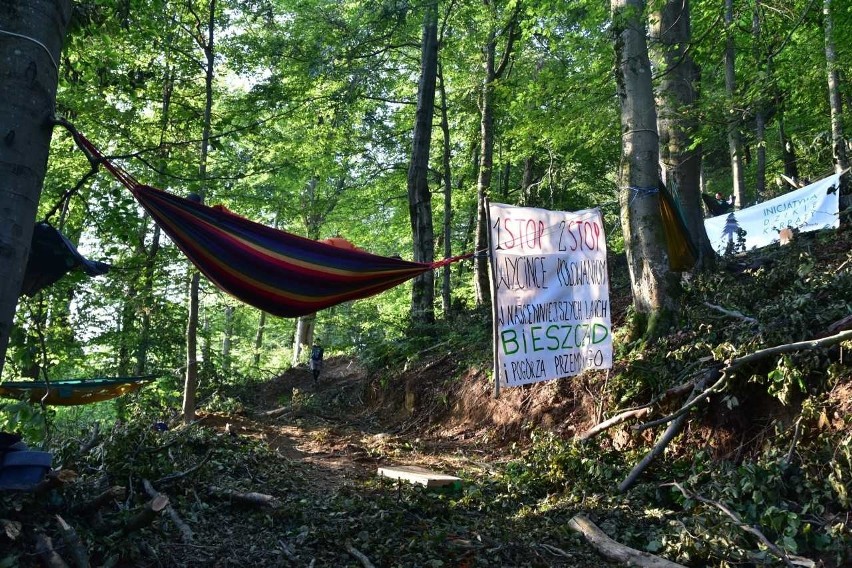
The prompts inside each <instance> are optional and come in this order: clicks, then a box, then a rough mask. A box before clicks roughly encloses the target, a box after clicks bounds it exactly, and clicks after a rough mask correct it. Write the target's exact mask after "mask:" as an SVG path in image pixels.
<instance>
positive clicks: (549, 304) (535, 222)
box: [490, 203, 612, 386]
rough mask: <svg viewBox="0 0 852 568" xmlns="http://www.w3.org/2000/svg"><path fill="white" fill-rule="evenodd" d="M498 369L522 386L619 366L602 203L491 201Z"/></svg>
mask: <svg viewBox="0 0 852 568" xmlns="http://www.w3.org/2000/svg"><path fill="white" fill-rule="evenodd" d="M490 215H491V269H492V271H493V274H494V282H495V302H496V304H497V306H496V313H495V318H496V323H495V325H496V327H497V353H496V357H497V369H498V375H499V381H500V385H501V386H518V385H523V384H528V383H534V382H538V381H545V380H549V379H555V378H558V377H565V376H569V375H576V374H578V373H581V372H582V371H584V370H586V369H607V368H610V367H611V366H612V330H611V324H610V305H609V278H608V276H607V263H606V240H605V238H604V230H603V218H602V216H601V213H600V210H598V209H587V210H584V211H578V212H575V213H568V212H564V211H548V210H545V209H534V208H529V207H512V206H509V205H503V204H500V203H491V204H490Z"/></svg>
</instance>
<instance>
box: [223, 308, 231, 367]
mask: <svg viewBox="0 0 852 568" xmlns="http://www.w3.org/2000/svg"><path fill="white" fill-rule="evenodd" d="M233 334H234V306H231V305H226V306H225V333H223V334H222V371H223V372H224V373H225V374H226V375H227V374H229V373H230V372H231V342H232V337H233Z"/></svg>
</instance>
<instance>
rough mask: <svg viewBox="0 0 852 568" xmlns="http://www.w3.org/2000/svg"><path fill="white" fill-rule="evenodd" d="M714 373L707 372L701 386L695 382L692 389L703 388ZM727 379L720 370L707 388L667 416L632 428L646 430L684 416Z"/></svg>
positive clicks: (720, 386)
mask: <svg viewBox="0 0 852 568" xmlns="http://www.w3.org/2000/svg"><path fill="white" fill-rule="evenodd" d="M727 369H730V367H726V370H727ZM714 374H715V373H714V372H713V371H710V372H708V374H707V375H706V376H705V379H704V380H703V381H701V386H698V385H697V384H696V385H695V388H694V389H693V390H697V389H699V388H703V386H704V385H705V384H707V380H708V378H709V377H710V376H712V375H714ZM727 381H728V375H727V374H726V373H725V372H722V376H721V377H719V379H718V380H717V381H716V382H715V383H713V384H712V385H710V386H709V387H708V388H706V389H705V390H704V391H703V392H701V393H699V394H698V395H696V396H693V397H690V399H689V400H687V401H686V404H684V405H683V406H681V407H680V408H679V409H677V410H676V411H675V412H672V413H671V414H669V415H668V416H663V417H662V418H658V419H656V420H651V421H650V422H645V423H644V424H636V425H635V426H632V428H633V429H634V430H636V431H637V432H641V431H642V430H647V429H648V428H653V427H655V426H660V425H662V424H665V423H666V422H671V421H673V420H676V419H678V418H680V417H682V416H685V415H686V413H687V412H689V410H690V409H691V408H692V407H694V406H696V405H697V404H698V403H699V402H701V401H702V400H704V399H706V398H707V397H709V396H710V395H711V394H713V393H714V392H716V391H717V390H719V389H721V388H722V387H723V386H724V385H725V383H726V382H727Z"/></svg>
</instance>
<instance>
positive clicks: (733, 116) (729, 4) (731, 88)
mask: <svg viewBox="0 0 852 568" xmlns="http://www.w3.org/2000/svg"><path fill="white" fill-rule="evenodd" d="M733 23H734V0H725V31H726V34H727V39H726V43H725V92H726V93H727V95H728V104H729V112H730V116H729V117H728V154H729V157H730V159H731V177H732V179H733V185H734V201H735V203H734V206H735V207H736V208H737V209H739V208H741V207H742V206H743V205H744V203H745V177H744V176H745V174H744V173H743V159H742V153H743V151H742V146H743V143H742V136H741V135H740V119H739V118H738V116H739V114H740V112H739V110H738V109H737V108H736V89H737V77H736V67H735V60H736V52H735V51H734V31H733Z"/></svg>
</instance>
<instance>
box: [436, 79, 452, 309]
mask: <svg viewBox="0 0 852 568" xmlns="http://www.w3.org/2000/svg"><path fill="white" fill-rule="evenodd" d="M445 87H446V85H445V84H444V74H443V71H442V68H441V65H440V64H439V65H438V88H439V90H440V93H441V133H442V134H443V139H444V144H443V151H442V164H443V175H442V176H441V178H442V180H443V185H444V220H443V234H444V258H449V257H451V256H452V255H453V243H452V224H453V172H452V168H451V166H450V160H451V158H452V154H451V147H450V143H451V140H450V121H449V118H448V116H447V91H446V88H445ZM450 274H451V268H450V265H449V264H447V265H445V266H444V267H443V268H442V269H441V277H442V278H441V308H442V311H443V313H444V319H447V318H449V317H450V314H451V311H452V297H451V292H452V290H451V288H450Z"/></svg>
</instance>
